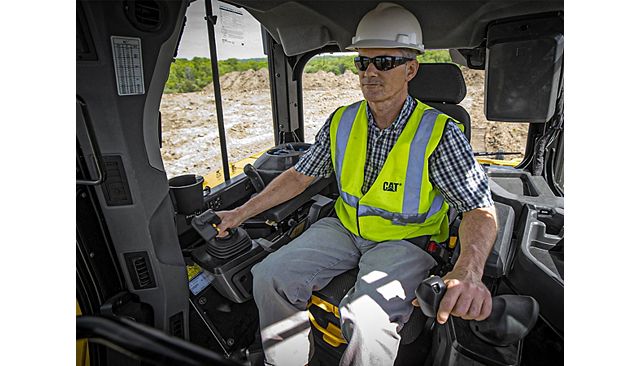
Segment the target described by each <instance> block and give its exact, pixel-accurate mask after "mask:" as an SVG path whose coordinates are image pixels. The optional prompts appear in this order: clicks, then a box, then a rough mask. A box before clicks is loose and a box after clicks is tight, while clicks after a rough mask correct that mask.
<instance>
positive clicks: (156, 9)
mask: <svg viewBox="0 0 640 366" xmlns="http://www.w3.org/2000/svg"><path fill="white" fill-rule="evenodd" d="M124 11H125V13H126V14H127V18H129V21H130V22H131V24H133V26H134V27H136V28H137V29H139V30H141V31H144V32H153V31H157V30H158V29H160V27H162V20H163V18H164V17H163V13H164V8H163V7H162V6H161V4H160V3H158V2H157V1H153V0H137V1H136V0H130V1H125V2H124Z"/></svg>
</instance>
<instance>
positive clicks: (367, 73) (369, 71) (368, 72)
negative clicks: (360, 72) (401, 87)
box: [364, 62, 379, 77]
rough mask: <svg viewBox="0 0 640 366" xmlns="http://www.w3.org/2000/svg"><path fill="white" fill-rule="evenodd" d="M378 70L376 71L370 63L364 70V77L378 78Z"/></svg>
mask: <svg viewBox="0 0 640 366" xmlns="http://www.w3.org/2000/svg"><path fill="white" fill-rule="evenodd" d="M378 72H379V71H378V69H376V67H375V65H374V64H373V62H371V63H370V64H369V65H368V66H367V69H366V70H364V76H365V77H367V76H378Z"/></svg>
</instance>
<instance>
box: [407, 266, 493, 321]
mask: <svg viewBox="0 0 640 366" xmlns="http://www.w3.org/2000/svg"><path fill="white" fill-rule="evenodd" d="M481 278H482V275H480V276H478V275H476V274H474V273H472V272H468V271H464V270H457V269H454V270H453V271H451V272H449V273H447V275H446V276H444V278H443V279H442V280H443V281H444V283H445V284H446V285H447V292H446V293H445V294H444V297H443V298H442V301H440V307H439V308H438V317H437V320H438V323H440V324H444V323H445V322H446V321H447V319H449V315H453V316H457V317H461V318H462V319H466V320H484V319H486V318H488V317H489V314H491V305H492V304H491V293H490V292H489V290H488V289H487V287H486V286H485V285H484V283H482V280H481ZM413 305H414V306H420V305H419V304H418V299H414V300H413Z"/></svg>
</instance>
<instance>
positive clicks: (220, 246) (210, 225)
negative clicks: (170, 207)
mask: <svg viewBox="0 0 640 366" xmlns="http://www.w3.org/2000/svg"><path fill="white" fill-rule="evenodd" d="M221 222H222V220H221V219H220V217H219V216H218V215H216V213H215V212H213V211H212V210H210V209H209V210H207V211H205V212H203V213H202V214H200V215H198V216H196V217H194V218H193V220H191V226H193V228H194V229H195V230H196V231H197V232H198V234H200V236H202V238H203V239H204V240H205V241H206V242H207V246H206V253H207V254H208V255H210V256H212V257H215V258H218V259H227V258H231V257H233V256H236V255H238V254H240V253H242V252H244V251H246V250H249V249H250V248H251V238H249V235H248V234H247V232H246V231H244V230H243V229H241V228H233V229H228V232H229V235H227V236H224V237H216V235H218V229H217V227H216V225H219V224H220V223H221ZM198 253H199V252H198Z"/></svg>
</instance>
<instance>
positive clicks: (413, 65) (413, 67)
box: [406, 60, 420, 82]
mask: <svg viewBox="0 0 640 366" xmlns="http://www.w3.org/2000/svg"><path fill="white" fill-rule="evenodd" d="M406 65H407V76H406V78H407V82H409V81H411V79H413V78H414V77H415V76H416V74H417V73H418V66H420V64H419V63H418V61H417V60H413V61H409V62H407V64H406Z"/></svg>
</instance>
